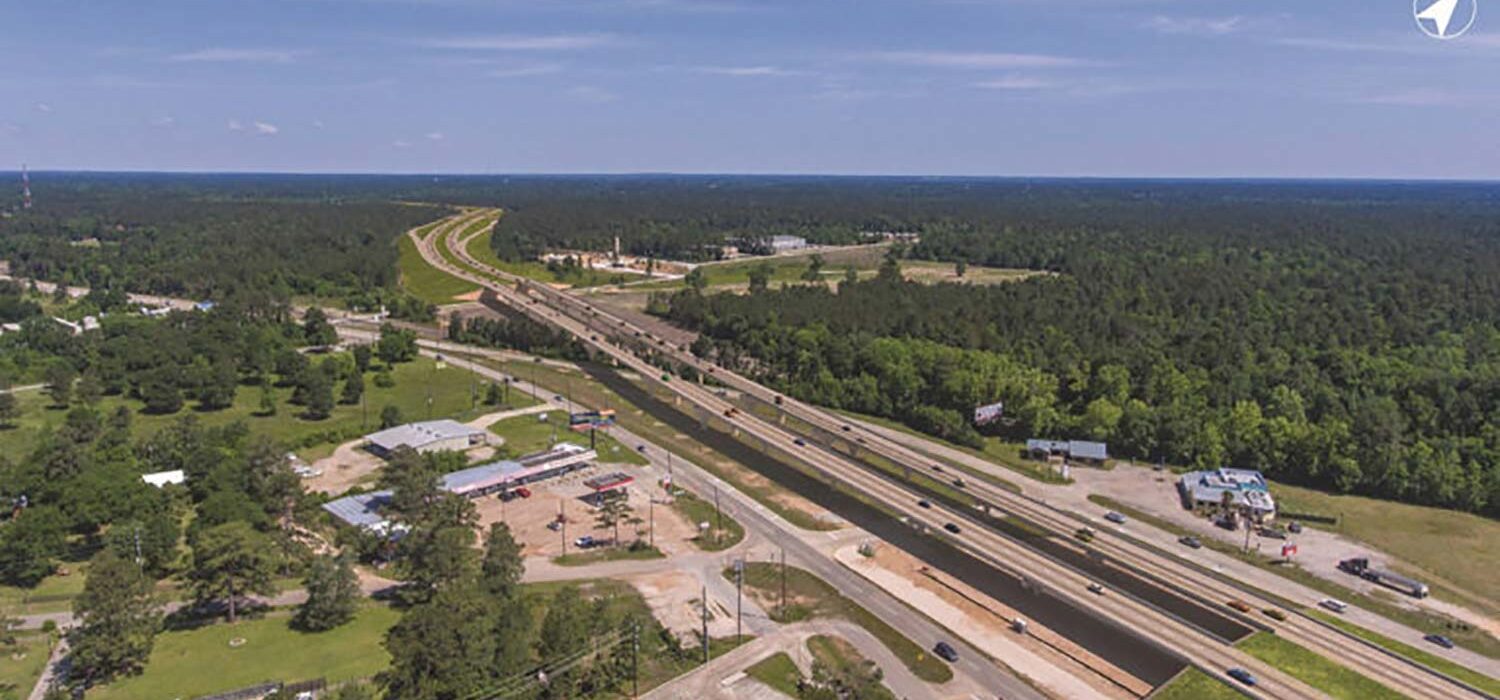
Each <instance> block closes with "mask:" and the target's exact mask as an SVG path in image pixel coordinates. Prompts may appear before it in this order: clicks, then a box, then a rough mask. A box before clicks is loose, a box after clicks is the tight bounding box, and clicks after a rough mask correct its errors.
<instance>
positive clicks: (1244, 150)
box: [0, 0, 1500, 179]
mask: <svg viewBox="0 0 1500 700" xmlns="http://www.w3.org/2000/svg"><path fill="white" fill-rule="evenodd" d="M1471 1H1476V2H1477V3H1478V13H1477V19H1476V20H1475V22H1474V24H1473V27H1472V28H1471V29H1470V31H1469V32H1468V33H1467V34H1466V35H1464V36H1462V37H1459V38H1455V39H1449V40H1438V39H1434V38H1430V37H1429V36H1427V35H1425V34H1423V33H1422V31H1421V30H1420V29H1419V28H1418V26H1417V21H1416V20H1415V19H1414V18H1413V8H1412V3H1411V2H1408V1H1407V0H1297V1H1292V0H1256V1H1249V2H1246V1H1237V0H1236V1H1231V0H793V1H784V0H128V1H127V0H88V1H84V0H6V1H5V2H3V3H0V51H3V53H4V56H5V65H6V68H5V70H4V72H3V75H0V169H3V170H10V169H13V168H16V167H18V166H19V165H20V164H21V163H27V164H29V166H30V167H31V168H32V169H34V170H182V171H275V172H401V173H411V172H434V173H438V172H441V173H612V172H684V173H691V172H709V173H845V174H900V175H917V174H920V175H1008V176H1103V177H1115V176H1140V177H1355V178H1452V179H1496V178H1500V120H1497V118H1500V0H1461V2H1460V6H1461V7H1467V5H1465V3H1467V2H1471ZM1428 2H1429V0H1417V3H1418V4H1420V5H1423V6H1425V5H1426V4H1427V3H1428ZM1461 11H1462V10H1461ZM1454 23H1455V24H1458V23H1459V19H1455V20H1454Z"/></svg>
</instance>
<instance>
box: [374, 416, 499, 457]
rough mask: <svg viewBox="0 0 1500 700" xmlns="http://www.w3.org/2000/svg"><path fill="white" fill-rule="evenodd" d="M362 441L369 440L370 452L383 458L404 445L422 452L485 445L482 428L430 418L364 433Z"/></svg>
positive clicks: (463, 448)
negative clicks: (367, 433)
mask: <svg viewBox="0 0 1500 700" xmlns="http://www.w3.org/2000/svg"><path fill="white" fill-rule="evenodd" d="M365 440H366V441H367V442H368V443H369V447H370V451H371V452H374V453H375V454H378V455H380V456H382V457H385V456H389V455H390V454H391V453H392V452H394V451H396V448H398V447H401V446H403V445H404V446H406V447H410V448H412V449H413V450H416V451H418V452H424V453H425V452H439V451H442V450H467V449H469V448H470V447H473V446H474V445H481V444H484V441H485V431H484V430H482V429H480V428H473V427H470V426H467V425H464V424H463V423H460V422H458V421H456V420H446V419H444V420H429V421H422V422H420V423H407V424H406V425H398V426H396V427H394V428H387V429H385V430H382V431H380V432H378V433H371V434H369V435H366V436H365Z"/></svg>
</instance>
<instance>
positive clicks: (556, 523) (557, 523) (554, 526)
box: [547, 520, 562, 532]
mask: <svg viewBox="0 0 1500 700" xmlns="http://www.w3.org/2000/svg"><path fill="white" fill-rule="evenodd" d="M547 529H548V530H551V531H553V532H557V531H558V530H561V529H562V521H561V520H553V521H552V522H550V523H547Z"/></svg>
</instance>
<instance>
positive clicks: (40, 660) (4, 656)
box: [0, 634, 52, 700]
mask: <svg viewBox="0 0 1500 700" xmlns="http://www.w3.org/2000/svg"><path fill="white" fill-rule="evenodd" d="M51 651H52V647H51V646H50V645H49V643H48V639H47V637H46V635H41V634H33V635H28V636H23V637H18V638H17V639H16V645H15V646H14V647H10V646H5V645H0V700H21V699H22V698H25V697H27V696H28V695H30V694H31V689H32V687H33V686H35V685H36V681H37V679H38V678H41V677H42V668H43V667H45V666H46V665H47V656H48V655H49V654H50V653H51ZM17 657H19V658H17Z"/></svg>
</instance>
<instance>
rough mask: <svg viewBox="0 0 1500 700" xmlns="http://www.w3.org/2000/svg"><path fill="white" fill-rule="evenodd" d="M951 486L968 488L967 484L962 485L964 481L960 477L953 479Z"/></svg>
mask: <svg viewBox="0 0 1500 700" xmlns="http://www.w3.org/2000/svg"><path fill="white" fill-rule="evenodd" d="M953 485H954V486H955V487H957V488H964V487H965V486H968V484H966V483H964V480H963V478H962V477H960V478H957V479H954V480H953Z"/></svg>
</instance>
